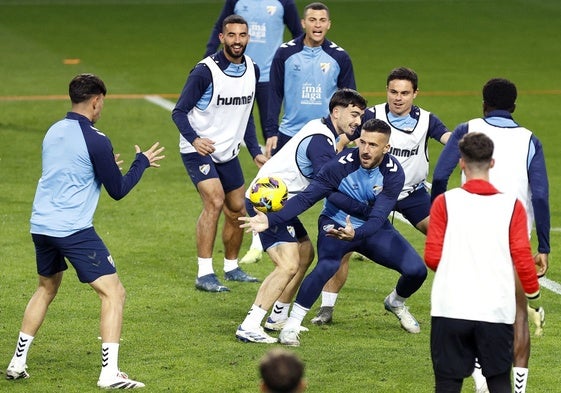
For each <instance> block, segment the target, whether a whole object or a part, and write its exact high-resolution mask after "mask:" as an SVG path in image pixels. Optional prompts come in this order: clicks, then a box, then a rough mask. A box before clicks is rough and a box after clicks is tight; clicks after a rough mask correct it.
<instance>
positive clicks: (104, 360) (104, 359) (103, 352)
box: [101, 348, 109, 367]
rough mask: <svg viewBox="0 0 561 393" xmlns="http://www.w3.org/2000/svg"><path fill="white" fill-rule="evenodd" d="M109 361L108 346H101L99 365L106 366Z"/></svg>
mask: <svg viewBox="0 0 561 393" xmlns="http://www.w3.org/2000/svg"><path fill="white" fill-rule="evenodd" d="M108 363H109V348H101V367H106V366H107V364H108Z"/></svg>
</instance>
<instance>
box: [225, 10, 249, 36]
mask: <svg viewBox="0 0 561 393" xmlns="http://www.w3.org/2000/svg"><path fill="white" fill-rule="evenodd" d="M230 23H234V24H239V25H246V26H247V21H246V20H245V19H244V17H243V16H240V15H236V14H232V15H228V16H227V17H226V18H224V21H223V22H222V32H223V33H224V29H225V28H226V25H227V24H230Z"/></svg>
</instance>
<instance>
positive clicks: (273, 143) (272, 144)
mask: <svg viewBox="0 0 561 393" xmlns="http://www.w3.org/2000/svg"><path fill="white" fill-rule="evenodd" d="M278 140H279V137H278V136H272V137H270V138H267V142H265V155H266V156H267V158H271V156H272V152H273V150H275V149H276V148H277V142H278Z"/></svg>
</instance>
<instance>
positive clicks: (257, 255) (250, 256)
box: [240, 248, 263, 263]
mask: <svg viewBox="0 0 561 393" xmlns="http://www.w3.org/2000/svg"><path fill="white" fill-rule="evenodd" d="M262 253H263V251H261V250H258V249H257V248H250V249H249V250H248V251H247V252H246V253H245V255H244V256H243V258H242V259H240V263H256V262H259V261H260V260H261V254H262Z"/></svg>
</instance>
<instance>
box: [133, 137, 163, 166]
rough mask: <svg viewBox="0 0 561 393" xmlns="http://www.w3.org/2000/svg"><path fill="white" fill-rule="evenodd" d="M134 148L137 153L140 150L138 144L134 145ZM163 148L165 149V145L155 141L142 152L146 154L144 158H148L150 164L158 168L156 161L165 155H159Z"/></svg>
mask: <svg viewBox="0 0 561 393" xmlns="http://www.w3.org/2000/svg"><path fill="white" fill-rule="evenodd" d="M134 148H135V149H136V153H137V154H138V153H140V152H141V151H142V150H141V149H140V146H138V145H134ZM164 149H165V147H163V146H160V142H156V143H154V144H153V145H152V147H150V149H148V150H146V151H145V152H143V153H142V154H144V155H145V156H146V158H148V161H149V162H150V166H152V167H155V168H159V167H160V164H158V161H160V160H162V159H164V158H165V157H166V156H163V155H160V153H161V152H163V151H164Z"/></svg>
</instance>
